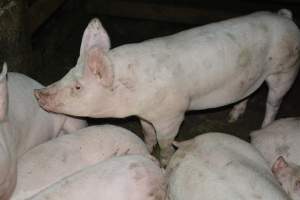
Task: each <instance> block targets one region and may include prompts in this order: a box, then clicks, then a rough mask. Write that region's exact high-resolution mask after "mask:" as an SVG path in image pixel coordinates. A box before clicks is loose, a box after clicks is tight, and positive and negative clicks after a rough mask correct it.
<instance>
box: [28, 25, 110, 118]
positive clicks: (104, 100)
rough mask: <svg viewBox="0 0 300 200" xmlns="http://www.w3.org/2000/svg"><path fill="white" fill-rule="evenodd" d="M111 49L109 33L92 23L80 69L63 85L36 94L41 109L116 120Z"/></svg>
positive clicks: (78, 65) (84, 36) (83, 44)
mask: <svg viewBox="0 0 300 200" xmlns="http://www.w3.org/2000/svg"><path fill="white" fill-rule="evenodd" d="M109 48H110V40H109V38H108V35H107V33H106V31H105V30H104V28H103V27H102V25H101V23H100V22H99V20H97V19H94V20H92V21H91V23H90V24H89V26H88V27H87V28H86V30H85V32H84V35H83V39H82V44H81V48H80V56H79V59H78V61H77V64H76V66H75V67H74V68H73V69H71V70H70V71H69V73H67V74H66V75H65V77H64V78H63V79H61V80H60V81H58V82H56V83H53V84H52V85H50V86H48V87H46V88H43V89H37V90H35V92H34V94H35V96H36V98H37V100H38V102H39V104H40V106H41V107H42V108H44V109H45V110H47V111H52V112H58V113H66V114H69V115H74V116H91V117H92V116H93V115H97V116H98V117H99V115H100V116H101V115H102V114H103V116H105V117H107V116H111V117H113V116H114V112H113V110H112V108H113V107H114V103H115V92H114V87H113V83H114V72H113V66H112V63H111V62H110V59H109V58H108V56H107V55H106V53H107V52H108V50H109ZM87 105H88V106H87ZM100 107H101V108H100ZM95 113H97V114H95Z"/></svg>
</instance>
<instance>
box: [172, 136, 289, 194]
mask: <svg viewBox="0 0 300 200" xmlns="http://www.w3.org/2000/svg"><path fill="white" fill-rule="evenodd" d="M184 143H186V144H182V145H181V146H179V149H178V150H177V152H176V153H175V154H174V156H173V157H172V158H171V160H170V163H169V165H168V167H167V170H166V173H167V175H168V176H169V180H168V183H169V190H168V198H169V200H184V199H189V200H196V199H206V200H210V199H211V200H219V199H220V200H221V199H222V200H225V199H226V200H227V199H228V200H232V199H249V200H250V199H270V200H271V199H276V200H279V199H285V200H288V199H289V198H288V197H287V195H286V193H285V192H284V191H283V190H282V189H281V188H280V186H279V184H278V182H277V181H276V180H275V178H274V177H273V176H272V173H271V171H270V169H269V167H268V165H267V163H266V162H265V160H264V159H263V158H262V157H261V156H260V154H259V153H258V151H256V149H254V148H253V147H252V146H251V145H250V144H248V143H246V142H244V141H242V140H240V139H238V138H235V137H233V136H230V135H225V134H220V133H209V134H204V135H201V136H198V137H197V138H195V139H193V140H190V141H188V142H184Z"/></svg>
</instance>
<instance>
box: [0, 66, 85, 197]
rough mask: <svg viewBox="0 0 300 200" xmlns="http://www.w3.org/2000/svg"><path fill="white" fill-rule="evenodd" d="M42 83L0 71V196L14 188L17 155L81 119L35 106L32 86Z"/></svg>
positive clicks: (80, 124)
mask: <svg viewBox="0 0 300 200" xmlns="http://www.w3.org/2000/svg"><path fill="white" fill-rule="evenodd" d="M41 87H42V86H41V85H40V84H39V83H37V82H36V81H34V80H32V79H30V78H29V77H26V76H24V75H22V74H18V73H8V75H7V66H6V64H4V65H3V70H2V73H1V75H0V199H1V200H6V199H9V197H10V195H11V193H12V191H13V190H14V188H15V183H16V177H17V159H18V158H19V157H20V156H21V155H23V154H24V153H25V152H26V151H28V150H29V149H31V148H32V147H34V146H36V145H38V144H41V143H43V142H45V141H47V140H49V139H51V138H54V137H56V136H57V135H59V134H61V133H63V132H69V131H73V130H77V129H79V128H82V127H84V126H85V125H86V123H85V121H82V120H79V119H75V118H71V117H66V116H64V115H58V114H51V113H47V112H45V111H44V110H43V109H41V108H40V107H39V105H38V104H37V102H36V100H35V98H34V96H33V89H36V88H41Z"/></svg>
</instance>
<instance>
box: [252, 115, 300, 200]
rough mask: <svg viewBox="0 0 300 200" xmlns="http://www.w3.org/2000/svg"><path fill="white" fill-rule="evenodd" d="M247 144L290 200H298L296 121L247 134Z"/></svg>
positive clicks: (299, 137) (299, 133)
mask: <svg viewBox="0 0 300 200" xmlns="http://www.w3.org/2000/svg"><path fill="white" fill-rule="evenodd" d="M251 143H252V144H253V146H254V147H255V148H257V149H258V150H259V151H260V153H261V154H262V155H263V157H264V158H265V159H266V160H267V161H268V164H269V166H270V168H272V171H273V173H274V175H275V176H276V177H277V179H278V180H279V182H280V183H281V184H282V186H283V187H284V189H285V190H286V191H287V192H288V193H289V194H291V195H292V199H294V200H300V118H283V119H279V120H276V121H274V122H273V123H271V124H270V125H268V126H267V127H265V128H263V129H260V130H256V131H253V132H252V133H251Z"/></svg>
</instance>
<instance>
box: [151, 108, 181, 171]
mask: <svg viewBox="0 0 300 200" xmlns="http://www.w3.org/2000/svg"><path fill="white" fill-rule="evenodd" d="M183 119H184V113H181V114H179V115H177V116H173V117H169V118H165V119H161V120H156V121H153V122H152V124H153V126H154V128H155V130H156V136H157V141H158V144H159V147H160V163H161V165H162V166H166V165H167V164H168V162H169V160H170V158H171V156H172V155H173V153H174V151H175V149H174V147H173V146H172V142H173V141H174V139H175V137H176V135H177V133H178V130H179V127H180V125H181V123H182V121H183Z"/></svg>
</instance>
